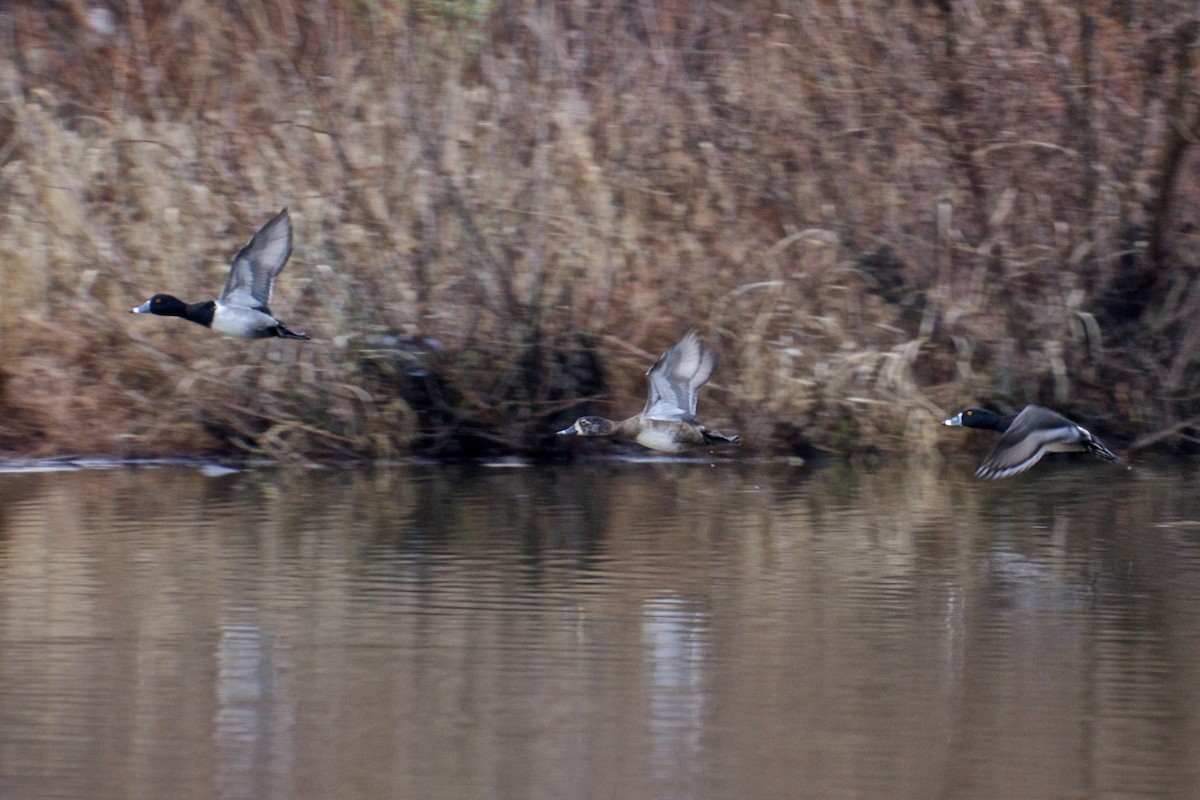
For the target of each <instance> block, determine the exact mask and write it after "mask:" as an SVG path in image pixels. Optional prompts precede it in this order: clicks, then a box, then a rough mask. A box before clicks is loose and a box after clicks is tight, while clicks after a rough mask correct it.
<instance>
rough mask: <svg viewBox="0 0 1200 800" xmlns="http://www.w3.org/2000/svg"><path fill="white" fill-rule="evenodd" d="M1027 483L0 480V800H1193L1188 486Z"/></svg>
mask: <svg viewBox="0 0 1200 800" xmlns="http://www.w3.org/2000/svg"><path fill="white" fill-rule="evenodd" d="M1048 467H1049V468H1047V469H1044V470H1040V473H1039V474H1037V475H1036V476H1030V478H1029V479H1024V478H1017V479H1013V480H1011V481H1008V482H1006V483H987V482H980V481H975V480H972V479H971V478H970V477H969V474H970V470H969V469H968V468H967V467H966V466H961V469H959V470H955V469H949V468H948V469H947V470H945V471H942V472H936V473H935V472H924V471H920V470H885V471H879V472H867V471H861V470H859V471H855V470H849V469H831V470H827V471H818V472H810V471H804V470H796V469H792V468H789V467H785V466H781V465H766V464H758V465H745V464H736V463H730V462H720V463H717V464H715V465H710V464H705V463H700V462H692V463H686V462H685V463H654V462H649V463H636V464H634V463H606V464H584V465H570V466H565V465H559V466H553V467H550V466H548V467H538V468H530V469H524V470H494V471H493V470H487V469H484V468H479V467H445V466H409V467H397V468H394V469H379V470H363V471H315V470H279V471H263V472H246V473H237V474H228V475H210V476H204V475H201V474H200V473H199V472H198V471H193V470H189V469H182V468H158V469H144V468H143V469H121V470H109V471H94V472H77V473H41V474H8V475H0V797H22V798H25V797H30V798H36V797H49V796H54V797H67V796H73V797H89V798H141V797H146V798H151V797H154V798H157V797H167V796H169V797H175V798H190V797H197V798H199V797H223V798H250V797H253V798H276V797H278V798H306V797H313V798H316V797H321V798H326V797H337V796H365V797H447V798H469V797H521V798H540V797H545V798H561V797H593V796H599V797H607V798H645V797H680V798H709V797H711V798H724V797H733V796H752V797H756V798H758V797H768V798H770V797H780V798H792V797H851V796H853V797H859V796H867V797H900V798H909V797H911V798H929V797H955V798H959V797H980V798H985V797H1047V796H1069V797H1090V796H1102V795H1103V796H1139V797H1186V796H1200V625H1198V623H1200V527H1198V526H1197V521H1198V520H1200V500H1198V499H1197V498H1196V496H1195V492H1194V488H1193V487H1194V485H1195V471H1194V470H1193V469H1191V468H1190V467H1173V468H1170V469H1162V470H1157V469H1153V468H1140V469H1136V470H1132V471H1126V470H1121V469H1106V468H1105V465H1091V464H1090V463H1087V462H1084V463H1075V464H1071V465H1069V466H1067V465H1064V468H1055V467H1054V466H1052V465H1048ZM960 473H961V474H960Z"/></svg>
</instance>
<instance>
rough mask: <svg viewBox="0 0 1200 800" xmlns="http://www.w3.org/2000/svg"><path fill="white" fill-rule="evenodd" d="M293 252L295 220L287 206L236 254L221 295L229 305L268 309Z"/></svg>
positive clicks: (221, 298) (223, 301)
mask: <svg viewBox="0 0 1200 800" xmlns="http://www.w3.org/2000/svg"><path fill="white" fill-rule="evenodd" d="M291 254H292V221H291V219H290V218H289V217H288V210H287V209H286V208H285V209H283V210H282V211H280V212H279V213H278V214H276V215H275V217H274V218H273V219H272V220H271V221H270V222H268V223H267V224H266V225H263V226H262V227H261V228H260V229H259V231H258V233H256V234H254V236H253V237H251V239H250V241H248V242H246V246H245V247H243V248H242V249H241V250H239V251H238V253H237V255H236V256H234V257H233V263H232V265H231V266H230V269H229V280H228V281H227V282H226V283H225V288H224V289H223V290H222V291H221V296H220V297H219V298H218V300H220V301H221V302H222V303H224V304H226V305H234V306H244V307H246V308H259V309H265V308H268V307H269V306H270V305H271V292H272V290H273V289H274V287H275V276H276V275H278V274H279V273H280V272H281V271H282V270H283V267H284V265H285V264H287V260H288V257H289V256H290V255H291Z"/></svg>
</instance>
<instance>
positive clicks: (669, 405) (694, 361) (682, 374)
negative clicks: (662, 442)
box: [642, 329, 717, 419]
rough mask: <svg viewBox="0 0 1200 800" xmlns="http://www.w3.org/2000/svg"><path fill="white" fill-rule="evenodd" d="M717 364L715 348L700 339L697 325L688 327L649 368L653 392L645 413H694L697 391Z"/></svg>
mask: <svg viewBox="0 0 1200 800" xmlns="http://www.w3.org/2000/svg"><path fill="white" fill-rule="evenodd" d="M716 365H717V358H716V356H715V355H714V354H713V352H712V350H709V349H708V348H707V347H705V346H704V345H702V344H701V343H700V337H699V336H698V335H697V334H696V331H695V330H694V329H693V330H690V331H688V332H687V333H686V334H684V337H683V338H682V339H680V340H679V341H678V342H677V343H676V344H674V345H672V346H671V347H669V348H667V351H666V352H665V353H663V354H662V356H661V357H660V358H659V359H658V361H656V362H655V363H654V366H652V367H651V368H650V369H649V370H648V371H647V372H646V378H647V380H648V381H649V383H650V394H649V396H648V397H647V398H646V408H645V409H644V410H643V411H642V414H643V415H645V416H647V417H650V418H652V419H685V418H690V417H694V416H695V414H696V392H697V391H698V390H699V389H700V387H701V386H703V385H704V384H705V383H707V382H708V379H709V378H711V377H712V374H713V370H714V369H715V368H716Z"/></svg>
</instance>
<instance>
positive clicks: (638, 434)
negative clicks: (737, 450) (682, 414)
mask: <svg viewBox="0 0 1200 800" xmlns="http://www.w3.org/2000/svg"><path fill="white" fill-rule="evenodd" d="M558 435H559V436H614V437H616V438H619V439H629V440H630V441H634V442H637V443H638V444H640V445H641V446H642V447H647V448H649V449H651V450H660V451H662V452H664V453H682V452H683V451H685V450H690V449H691V448H693V447H701V446H703V445H710V444H719V443H721V442H728V443H730V444H738V443H740V442H741V438H740V437H738V436H727V435H725V434H723V433H718V432H717V431H714V430H712V429H711V428H709V427H708V426H707V425H705V424H704V423H702V422H700V421H699V420H697V419H695V418H692V419H651V418H646V417H643V416H642V415H640V414H639V415H638V416H636V417H630V418H629V419H624V420H621V421H619V422H618V421H614V420H611V419H605V418H604V417H580V418H579V419H577V420H575V423H574V424H573V425H571V427H569V428H566V429H564V430H561V431H559V432H558Z"/></svg>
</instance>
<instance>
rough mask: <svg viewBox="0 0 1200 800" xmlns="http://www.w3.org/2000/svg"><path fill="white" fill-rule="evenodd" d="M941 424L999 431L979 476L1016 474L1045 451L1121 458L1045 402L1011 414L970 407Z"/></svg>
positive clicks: (1112, 458)
mask: <svg viewBox="0 0 1200 800" xmlns="http://www.w3.org/2000/svg"><path fill="white" fill-rule="evenodd" d="M942 424H943V425H961V426H963V427H966V428H980V429H983V430H994V431H999V432H1000V439H999V441H997V442H996V446H995V447H993V448H992V450H991V452H990V453H988V454H987V456H986V457H985V458H984V459H983V462H982V463H981V464H980V465H979V469H977V470H976V471H975V475H976V476H977V477H980V478H993V479H995V478H1007V477H1010V476H1012V475H1017V474H1019V473H1022V472H1024V471H1025V470H1027V469H1029V468H1030V467H1032V466H1033V465H1034V464H1036V463H1037V462H1038V461H1040V460H1041V459H1042V456H1044V455H1045V454H1046V453H1065V452H1088V453H1091V454H1092V455H1094V456H1096V457H1097V458H1102V459H1104V460H1106V461H1117V460H1119V458H1118V456H1117V455H1116V454H1115V453H1113V452H1112V451H1111V450H1109V449H1108V448H1107V447H1106V446H1105V445H1104V443H1103V442H1101V441H1100V439H1099V438H1097V437H1096V436H1095V435H1094V434H1093V433H1092V432H1091V431H1089V430H1088V429H1087V428H1085V427H1083V426H1082V425H1080V424H1078V423H1076V422H1072V421H1071V420H1069V419H1067V418H1066V417H1064V416H1063V415H1062V414H1059V413H1058V412H1057V411H1052V410H1050V409H1048V408H1045V407H1043V406H1038V405H1033V404H1030V405H1027V406H1025V408H1023V409H1021V412H1020V413H1019V414H1011V415H1001V414H997V413H995V412H994V411H988V410H987V409H982V408H967V409H964V410H962V411H960V412H959V413H958V414H956V415H954V416H953V417H951V418H950V419H947V420H944V421H943V422H942Z"/></svg>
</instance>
